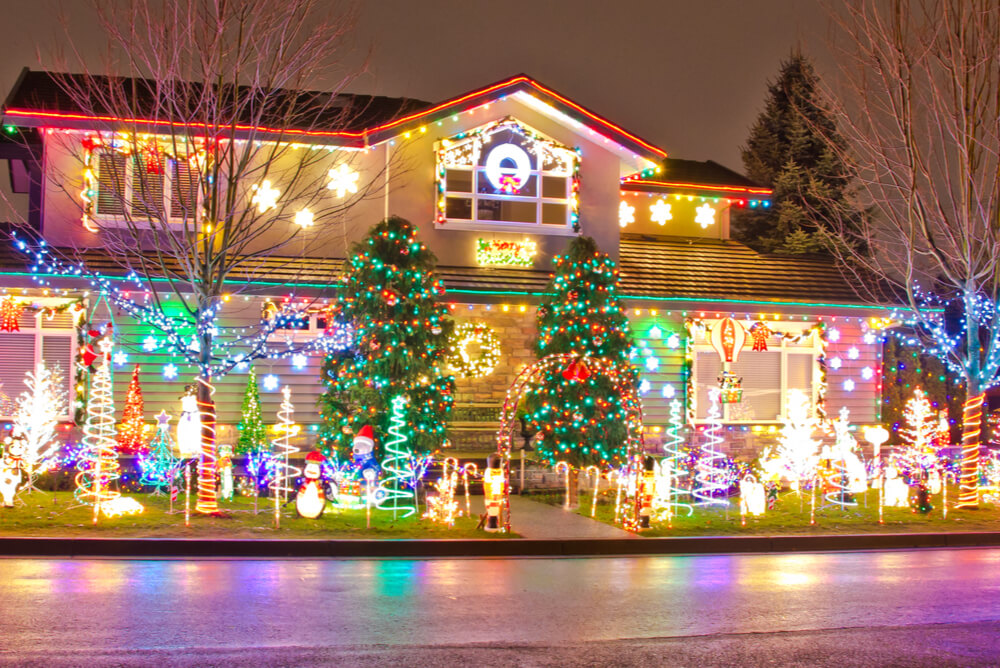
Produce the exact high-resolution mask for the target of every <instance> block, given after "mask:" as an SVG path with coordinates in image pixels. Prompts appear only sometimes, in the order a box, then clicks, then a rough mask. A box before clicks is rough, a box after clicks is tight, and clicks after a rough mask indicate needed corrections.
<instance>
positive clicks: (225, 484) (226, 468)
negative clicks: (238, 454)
mask: <svg viewBox="0 0 1000 668" xmlns="http://www.w3.org/2000/svg"><path fill="white" fill-rule="evenodd" d="M215 467H216V469H217V470H218V471H219V497H220V498H222V499H224V500H226V501H232V500H233V446H231V445H229V444H223V445H220V446H219V460H218V462H216V464H215Z"/></svg>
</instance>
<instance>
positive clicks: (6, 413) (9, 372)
mask: <svg viewBox="0 0 1000 668" xmlns="http://www.w3.org/2000/svg"><path fill="white" fill-rule="evenodd" d="M34 367H35V335H34V334H19V333H17V332H15V333H7V334H0V417H5V418H9V417H11V416H12V415H13V414H14V409H15V407H16V404H15V403H14V402H15V400H16V399H17V397H18V396H19V395H20V394H21V392H24V390H25V389H26V387H25V385H24V374H25V373H27V372H28V371H32V370H33V369H34Z"/></svg>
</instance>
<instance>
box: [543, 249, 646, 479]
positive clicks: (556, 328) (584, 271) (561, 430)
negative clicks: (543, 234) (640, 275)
mask: <svg viewBox="0 0 1000 668" xmlns="http://www.w3.org/2000/svg"><path fill="white" fill-rule="evenodd" d="M555 265H556V266H555V273H554V274H553V275H552V280H551V281H550V283H549V286H548V289H547V290H546V293H547V294H549V295H551V296H550V298H549V299H547V300H546V301H545V302H543V303H542V304H541V305H540V306H539V308H538V342H537V344H536V346H535V352H536V354H537V355H538V357H539V358H542V357H544V356H546V355H551V354H555V353H576V354H579V355H581V356H582V355H590V356H593V357H602V358H604V359H606V360H609V361H611V362H617V363H619V364H620V365H621V366H622V368H623V369H625V370H626V373H625V376H626V377H628V378H629V379H630V382H633V383H635V382H637V381H638V373H637V372H636V370H635V368H634V367H632V365H631V363H630V362H629V350H630V349H631V347H632V332H631V329H630V328H629V323H628V319H627V318H626V317H625V313H624V311H623V310H622V308H621V305H620V304H619V302H618V295H617V289H618V270H617V269H616V268H615V263H614V261H613V260H612V259H611V258H610V257H608V255H607V254H605V253H602V252H600V251H599V250H598V248H597V244H596V243H594V240H593V239H591V238H589V237H578V238H576V239H574V240H573V242H572V243H571V244H570V246H569V249H568V250H567V252H566V254H565V255H559V256H557V257H556V258H555ZM564 372H565V370H564V369H562V368H555V369H553V370H552V371H551V372H549V373H548V375H547V376H546V378H545V379H544V381H543V382H542V383H541V384H540V385H539V386H538V387H536V388H534V389H532V390H530V391H529V392H528V395H527V410H528V417H529V419H530V421H531V423H532V424H533V425H534V426H535V427H536V428H537V429H538V432H539V434H540V441H539V444H538V454H539V455H540V456H541V457H543V458H544V459H545V460H546V461H548V462H549V463H554V462H557V461H560V460H566V461H568V462H569V463H570V464H573V465H574V466H589V465H591V464H596V465H598V466H607V465H611V464H615V463H621V462H623V461H624V457H625V446H626V443H627V440H628V433H627V428H626V414H625V409H624V407H623V404H622V393H621V388H618V387H615V386H614V384H613V383H612V382H611V380H609V379H608V378H607V377H606V376H605V375H603V374H599V373H590V374H589V375H587V377H586V378H583V379H576V380H570V379H567V378H566V377H565V376H564Z"/></svg>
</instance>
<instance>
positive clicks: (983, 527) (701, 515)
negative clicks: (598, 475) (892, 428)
mask: <svg viewBox="0 0 1000 668" xmlns="http://www.w3.org/2000/svg"><path fill="white" fill-rule="evenodd" d="M957 494H958V490H957V488H952V487H950V488H949V489H948V501H949V508H948V517H947V518H945V517H944V516H943V513H942V511H941V496H940V495H938V496H935V497H932V499H931V503H932V505H933V506H934V509H933V510H932V511H931V512H930V513H928V514H926V515H922V514H919V513H915V512H913V511H912V510H910V509H909V508H885V509H884V510H883V520H884V523H883V524H879V522H878V493H877V491H876V490H868V493H867V495H864V496H862V495H859V496H858V499H857V501H858V505H856V506H853V507H848V508H845V509H841V508H840V507H836V506H833V507H827V508H823V507H822V506H823V502H822V499H821V498H820V497H819V496H817V499H816V502H817V503H816V524H815V525H813V526H810V525H809V495H808V494H807V493H803V495H802V498H801V509H800V499H799V497H798V496H797V495H796V494H795V493H784V494H783V495H782V496H780V497H779V499H778V501H777V503H776V505H775V508H774V509H773V510H769V511H767V512H765V513H764V515H762V516H760V517H750V516H747V518H746V526H742V525H741V523H740V513H739V500H738V498H736V497H733V498H732V499H730V507H729V508H728V510H727V509H725V508H695V509H694V510H693V512H692V514H691V515H690V516H689V515H687V514H685V513H684V512H680V513H679V514H678V515H676V516H675V517H674V519H673V527H672V528H671V527H668V526H667V523H666V522H665V521H660V522H657V521H655V520H654V521H653V525H652V527H651V528H649V529H644V530H643V531H642V532H641V534H640V535H642V536H773V535H822V534H851V533H915V532H942V531H1000V508H998V507H997V506H996V505H992V504H987V503H982V504H981V505H980V509H979V510H956V509H955V508H954V507H951V506H953V504H954V500H955V499H956V498H957ZM531 498H532V499H536V500H538V501H544V502H546V503H551V504H553V505H562V504H563V502H564V500H565V497H564V495H563V494H556V493H549V494H538V495H532V497H531ZM579 498H580V507H579V508H578V509H577V510H576V512H577V513H579V514H580V515H584V516H587V517H589V516H590V507H591V495H590V493H589V492H587V491H584V492H582V493H581V494H580V497H579ZM614 501H615V500H614V496H613V495H608V494H607V493H605V494H604V495H602V496H600V497H598V504H597V516H596V519H598V520H600V521H602V522H607V523H609V524H612V523H614V515H615V508H614Z"/></svg>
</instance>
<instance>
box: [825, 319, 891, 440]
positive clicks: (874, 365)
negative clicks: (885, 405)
mask: <svg viewBox="0 0 1000 668" xmlns="http://www.w3.org/2000/svg"><path fill="white" fill-rule="evenodd" d="M831 329H836V330H838V331H839V332H840V340H839V341H830V342H829V343H828V344H827V349H826V351H827V376H826V379H827V385H828V389H827V393H826V410H827V413H828V414H829V416H830V418H831V419H832V418H836V417H837V414H838V413H839V411H840V409H841V407H846V408H847V410H848V411H850V417H849V420H850V421H851V423H852V424H871V423H874V422H876V421H877V420H878V419H879V416H878V403H879V397H880V396H881V390H880V389H878V388H880V387H881V384H882V376H881V369H882V343H881V340H880V339H879V337H875V340H874V343H865V341H864V336H865V330H864V329H863V328H862V325H861V323H860V322H858V320H857V319H856V318H849V319H844V318H837V319H836V320H831V319H828V320H827V332H828V333H829V331H830V330H831ZM852 347H856V348H857V349H858V358H857V359H853V360H852V359H850V357H849V351H850V349H851V348H852ZM835 357H839V358H840V360H841V367H840V369H834V368H833V367H832V364H831V363H830V361H831V360H832V359H833V358H835ZM865 367H870V368H871V369H872V370H873V371H875V375H874V376H872V378H871V380H865V379H864V378H862V376H861V373H862V369H864V368H865ZM848 379H850V380H853V381H854V390H853V391H848V390H846V389H845V388H844V381H846V380H848Z"/></svg>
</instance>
